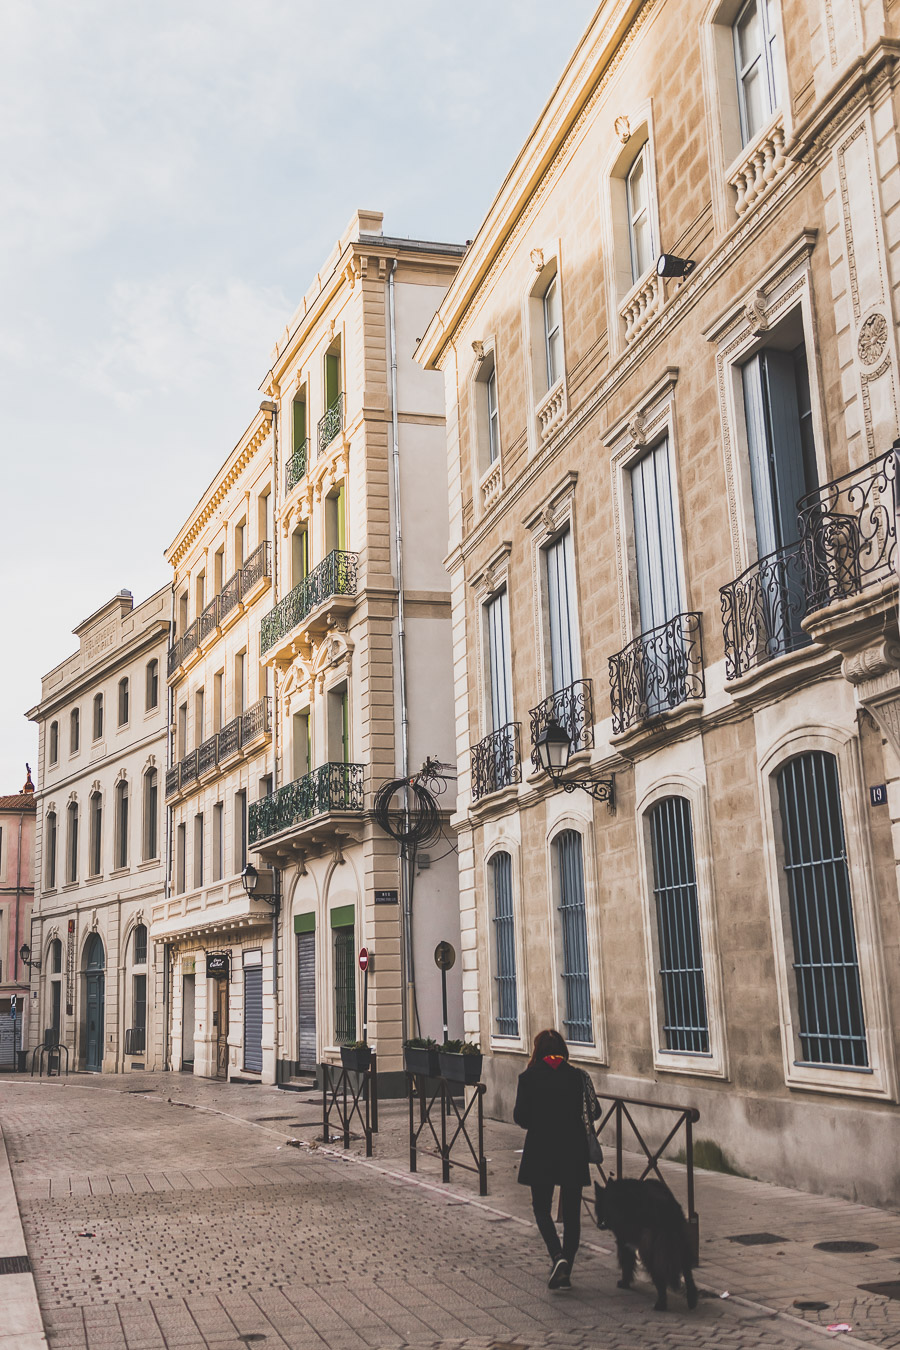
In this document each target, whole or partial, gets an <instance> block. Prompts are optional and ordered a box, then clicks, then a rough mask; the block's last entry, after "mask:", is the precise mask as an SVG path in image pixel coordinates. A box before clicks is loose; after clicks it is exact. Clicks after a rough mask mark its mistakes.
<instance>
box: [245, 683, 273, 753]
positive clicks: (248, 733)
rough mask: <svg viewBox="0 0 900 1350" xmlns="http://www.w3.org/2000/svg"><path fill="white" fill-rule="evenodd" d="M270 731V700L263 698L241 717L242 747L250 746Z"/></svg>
mask: <svg viewBox="0 0 900 1350" xmlns="http://www.w3.org/2000/svg"><path fill="white" fill-rule="evenodd" d="M268 730H269V698H268V695H266V697H265V698H261V699H260V700H259V702H258V703H254V705H253V707H252V708H248V709H247V711H246V712H245V713H244V714H243V715H242V717H241V745H249V744H250V742H251V741H255V740H256V738H257V737H258V736H263V735H265V733H266V732H267V731H268Z"/></svg>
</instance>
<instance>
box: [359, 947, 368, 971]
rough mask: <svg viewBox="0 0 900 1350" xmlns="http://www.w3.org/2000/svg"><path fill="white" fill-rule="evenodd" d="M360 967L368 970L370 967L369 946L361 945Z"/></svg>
mask: <svg viewBox="0 0 900 1350" xmlns="http://www.w3.org/2000/svg"><path fill="white" fill-rule="evenodd" d="M359 968H360V970H368V969H369V949H368V947H361V948H360V950H359Z"/></svg>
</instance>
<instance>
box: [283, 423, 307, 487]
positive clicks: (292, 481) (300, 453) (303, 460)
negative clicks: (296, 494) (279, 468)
mask: <svg viewBox="0 0 900 1350" xmlns="http://www.w3.org/2000/svg"><path fill="white" fill-rule="evenodd" d="M308 456H309V438H308V437H307V439H306V440H305V441H304V442H303V444H302V445H298V447H297V449H296V450H295V451H294V453H293V454H292V455H291V457H290V459H289V460H288V462H287V464H286V465H285V466H284V490H285V493H288V492H290V490H291V488H293V487H296V486H297V484H298V483H299V482H300V479H301V478H302V477H303V476H304V474H305V473H306V465H307V459H308Z"/></svg>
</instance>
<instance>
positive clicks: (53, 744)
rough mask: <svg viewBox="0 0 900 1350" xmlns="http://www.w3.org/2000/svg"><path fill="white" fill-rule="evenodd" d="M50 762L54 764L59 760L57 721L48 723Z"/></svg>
mask: <svg viewBox="0 0 900 1350" xmlns="http://www.w3.org/2000/svg"><path fill="white" fill-rule="evenodd" d="M49 755H50V763H51V764H56V763H57V761H58V760H59V723H58V722H51V723H50V749H49Z"/></svg>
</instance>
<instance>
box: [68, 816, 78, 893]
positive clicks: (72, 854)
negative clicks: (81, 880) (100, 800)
mask: <svg viewBox="0 0 900 1350" xmlns="http://www.w3.org/2000/svg"><path fill="white" fill-rule="evenodd" d="M66 817H67V819H66V827H67V828H66V882H67V883H68V884H69V885H71V883H72V882H73V881H77V880H78V803H77V802H69V805H68V806H67V807H66Z"/></svg>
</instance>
